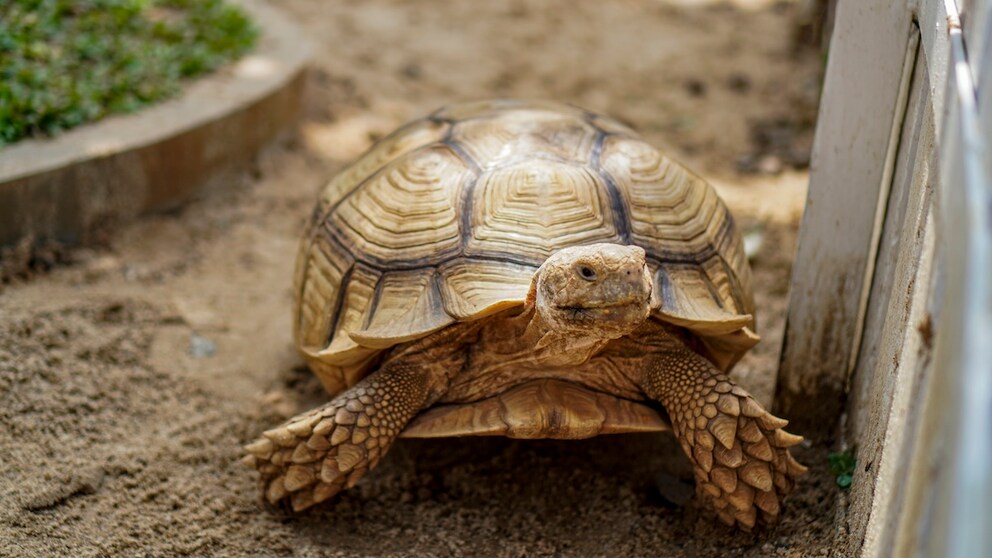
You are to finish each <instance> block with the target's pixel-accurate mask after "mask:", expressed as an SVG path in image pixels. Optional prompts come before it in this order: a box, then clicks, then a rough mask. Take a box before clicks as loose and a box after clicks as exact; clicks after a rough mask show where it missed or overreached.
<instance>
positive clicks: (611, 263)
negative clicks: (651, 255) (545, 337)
mask: <svg viewBox="0 0 992 558" xmlns="http://www.w3.org/2000/svg"><path fill="white" fill-rule="evenodd" d="M652 284H653V282H652V280H651V274H650V273H649V272H648V268H647V265H646V264H645V260H644V250H643V249H642V248H640V247H639V246H621V245H619V244H592V245H589V246H573V247H569V248H564V249H562V250H559V251H558V252H555V253H554V254H552V255H551V257H550V258H548V259H547V260H546V261H545V262H544V264H543V265H542V266H541V268H540V269H539V270H538V271H537V275H536V276H535V293H534V294H535V300H534V304H535V305H536V307H537V311H538V313H539V314H540V315H541V317H542V318H543V319H544V321H545V322H546V323H547V325H548V326H549V328H550V329H552V330H555V331H557V332H558V333H559V334H564V335H582V336H592V337H598V338H601V339H617V338H620V337H623V336H624V335H627V334H629V333H631V332H632V331H634V329H636V328H637V326H639V325H641V324H642V323H643V322H644V320H645V319H647V317H648V314H649V312H650V303H651V287H652Z"/></svg>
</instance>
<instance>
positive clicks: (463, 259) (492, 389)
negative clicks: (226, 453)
mask: <svg viewBox="0 0 992 558" xmlns="http://www.w3.org/2000/svg"><path fill="white" fill-rule="evenodd" d="M294 289H295V291H294V295H295V305H294V306H295V309H294V312H295V314H294V322H293V323H294V333H295V341H296V344H297V347H298V349H299V351H300V352H301V353H302V355H303V357H304V358H305V360H306V361H307V363H308V364H309V366H310V368H311V369H312V371H313V372H314V373H315V374H316V375H317V376H318V377H319V378H320V380H321V382H322V383H323V385H324V387H325V388H326V389H327V391H328V392H330V393H331V394H332V395H333V396H334V397H333V399H332V400H331V401H330V403H327V404H326V405H324V406H322V407H319V408H317V409H314V410H311V411H308V412H306V413H303V414H301V415H299V416H297V417H295V418H293V419H291V420H289V421H288V422H287V423H285V424H284V425H282V426H279V427H277V428H274V429H272V430H269V431H267V432H265V433H264V434H263V436H262V437H260V438H259V439H258V440H257V441H255V442H253V443H251V444H250V445H248V446H246V450H247V452H248V453H247V455H246V456H245V461H246V462H247V463H248V464H249V465H251V466H253V467H255V468H257V470H258V471H259V472H260V481H259V485H260V488H261V491H262V494H263V496H264V498H265V499H266V500H267V501H268V502H270V503H273V504H278V503H286V504H288V505H291V507H292V508H293V509H294V510H302V509H305V508H307V507H310V506H312V505H314V504H317V503H320V502H323V501H325V500H328V499H329V498H331V497H332V496H334V495H335V494H337V493H338V492H339V491H341V490H343V489H345V488H350V487H351V486H353V485H354V484H355V483H356V482H357V481H358V480H359V479H361V478H362V477H363V476H364V475H365V474H366V473H367V472H368V471H369V470H371V469H372V468H373V467H375V465H376V464H377V463H378V462H379V460H380V459H382V457H383V456H384V455H385V454H386V452H387V451H388V450H389V447H390V446H391V445H392V443H393V442H394V441H395V440H396V438H397V437H447V436H491V435H503V436H509V437H512V438H557V439H579V438H586V437H590V436H595V435H598V434H608V433H622V432H652V431H666V430H671V431H673V433H674V435H675V436H676V438H677V439H678V441H679V442H680V444H681V446H682V448H683V450H684V451H685V454H686V456H688V458H689V460H690V461H691V462H692V464H693V468H694V473H695V477H696V485H697V493H698V495H699V496H700V497H701V498H702V500H703V502H704V504H706V505H708V506H709V507H711V508H712V509H713V510H714V511H715V512H716V515H717V516H718V517H719V518H720V519H721V520H723V521H724V522H725V523H727V524H729V525H735V524H736V525H738V526H739V527H741V528H744V529H751V528H752V527H753V526H754V525H755V524H756V523H767V522H772V521H774V520H775V519H776V518H777V517H778V516H779V513H780V509H781V500H782V497H783V496H785V495H786V494H788V493H789V492H790V491H791V490H792V489H793V487H794V483H795V479H796V478H797V477H798V476H799V475H801V474H803V473H804V472H805V468H804V467H803V466H802V465H800V464H799V463H798V462H796V461H795V460H794V459H793V457H792V456H791V455H790V453H789V450H788V448H789V447H790V446H794V445H796V444H798V443H799V442H801V441H802V438H801V437H799V436H795V435H792V434H789V433H787V432H785V431H784V430H782V428H783V427H785V425H786V424H787V423H786V421H785V420H783V419H780V418H777V417H775V416H773V415H771V414H770V413H768V412H767V411H766V410H765V409H764V408H762V406H761V405H760V404H759V403H757V402H756V401H755V400H754V399H753V398H752V397H751V396H750V395H749V394H748V392H747V391H745V390H744V389H743V388H741V387H739V386H737V385H736V384H735V383H734V382H733V381H732V380H731V379H730V378H729V377H728V376H727V374H728V372H729V370H730V369H731V367H732V366H733V365H734V364H735V363H736V362H737V361H738V359H740V358H741V356H742V355H743V354H744V353H745V352H746V351H747V350H748V349H750V348H751V347H752V346H753V345H754V344H755V343H757V341H758V339H759V338H758V336H757V335H756V333H755V331H754V329H755V319H754V300H753V295H752V291H751V273H750V270H749V267H748V262H747V258H746V256H745V254H744V251H743V247H742V242H741V237H740V234H739V233H738V231H737V229H736V228H735V225H734V220H733V217H732V216H731V214H730V213H729V211H728V210H727V208H726V206H725V205H724V204H723V202H722V201H721V200H720V198H719V197H718V196H717V194H716V192H715V191H714V189H713V188H712V187H711V186H710V185H709V184H708V183H707V182H705V181H704V180H703V179H702V178H700V177H699V176H697V175H695V174H693V173H691V172H690V171H688V170H686V169H685V168H684V167H683V166H681V165H680V164H678V163H676V162H675V161H673V160H672V159H670V158H668V157H666V156H665V155H663V154H661V153H660V152H659V151H658V150H656V149H655V148H653V147H651V146H650V145H648V144H647V143H645V142H644V141H642V140H641V139H640V138H639V137H638V135H637V134H636V133H635V132H634V131H632V130H631V129H630V128H628V127H627V126H625V125H623V124H621V123H619V122H618V121H616V120H613V119H610V118H607V117H603V116H600V115H596V114H593V113H590V112H587V111H584V110H582V109H579V108H576V107H572V106H570V105H563V104H558V103H553V102H543V101H512V100H497V101H482V102H472V103H464V104H458V105H454V106H450V107H448V108H444V109H441V110H439V111H436V112H434V113H433V114H431V115H430V116H428V117H426V118H424V119H421V120H417V121H415V122H412V123H410V124H407V125H406V126H403V127H402V128H400V129H399V130H397V131H396V132H394V133H393V134H391V135H389V136H387V137H386V138H384V139H383V140H381V141H380V142H378V143H377V144H376V145H374V146H373V147H372V148H371V149H370V150H369V151H368V152H367V153H366V154H364V155H363V156H362V157H361V158H359V159H358V160H357V161H356V162H354V163H353V164H352V165H351V166H349V167H348V168H346V169H345V170H344V171H343V172H341V173H340V174H339V175H338V176H336V177H335V178H334V179H333V180H331V182H330V183H329V184H328V185H327V186H326V187H325V188H324V190H323V192H322V193H321V195H320V197H319V201H318V203H317V206H316V209H315V211H314V212H313V215H312V217H311V219H310V221H309V224H308V226H307V229H306V232H305V234H304V237H303V240H302V243H301V245H300V250H299V255H298V258H297V263H296V270H295V286H294Z"/></svg>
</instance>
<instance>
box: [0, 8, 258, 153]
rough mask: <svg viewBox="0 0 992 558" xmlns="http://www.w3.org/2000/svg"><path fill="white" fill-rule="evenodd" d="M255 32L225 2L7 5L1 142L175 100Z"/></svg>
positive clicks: (0, 35) (2, 29) (2, 15)
mask: <svg viewBox="0 0 992 558" xmlns="http://www.w3.org/2000/svg"><path fill="white" fill-rule="evenodd" d="M257 34H258V32H257V30H256V28H255V27H254V26H253V25H252V23H251V22H250V21H249V20H248V18H247V17H246V16H245V15H244V13H242V11H241V10H239V9H237V8H235V7H233V6H229V5H227V4H225V3H224V2H223V1H222V0H0V146H2V145H4V144H7V143H12V142H14V141H17V140H19V139H21V138H23V137H26V136H34V135H54V134H57V133H59V132H61V131H62V130H65V129H68V128H72V127H74V126H78V125H79V124H82V123H84V122H88V121H92V120H96V119H98V118H101V117H103V116H106V115H107V114H111V113H116V112H130V111H134V110H137V109H139V108H141V107H144V106H146V105H148V104H151V103H154V102H156V101H159V100H162V99H164V98H166V97H169V96H171V95H174V94H176V93H177V92H178V91H179V89H180V85H181V82H182V80H183V79H186V78H191V77H194V76H197V75H200V74H202V73H204V72H208V71H210V70H213V69H215V68H217V67H218V66H220V65H222V64H224V63H225V62H228V61H230V60H232V59H234V58H236V57H238V56H240V55H241V54H243V53H244V52H245V51H247V50H248V49H249V48H251V46H252V45H253V44H254V42H255V40H256V38H257Z"/></svg>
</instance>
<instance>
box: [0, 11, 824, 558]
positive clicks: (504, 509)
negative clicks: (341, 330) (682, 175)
mask: <svg viewBox="0 0 992 558" xmlns="http://www.w3.org/2000/svg"><path fill="white" fill-rule="evenodd" d="M280 4H281V5H283V6H284V7H285V8H286V10H287V11H288V12H290V13H291V14H292V15H294V16H295V18H296V19H297V20H298V21H299V22H300V23H301V24H302V26H303V27H304V28H305V29H306V30H307V31H308V33H309V34H310V35H311V37H313V39H314V41H315V43H316V44H317V57H316V68H315V71H314V72H313V74H312V77H311V89H310V95H309V99H308V102H307V107H306V111H305V112H306V118H305V121H304V122H303V125H302V128H301V133H300V134H299V136H298V137H297V138H295V139H294V140H292V141H287V142H284V143H282V144H280V145H277V146H275V147H273V148H272V149H270V150H269V151H268V152H266V153H265V154H263V155H262V156H261V157H260V158H259V160H258V162H257V165H256V168H255V169H254V170H253V172H251V173H249V174H247V175H245V176H241V177H238V178H237V179H232V180H229V181H225V182H224V183H223V184H218V185H216V186H214V187H211V188H209V189H207V190H206V191H204V192H202V194H200V195H199V196H198V197H197V199H195V200H193V201H192V202H191V203H190V204H188V205H187V206H185V207H184V208H183V209H182V210H180V211H177V212H174V213H171V214H165V215H156V216H151V217H149V218H147V219H144V220H142V221H141V222H139V223H136V224H134V225H132V226H129V227H127V228H125V229H124V230H122V231H120V234H118V235H117V236H116V237H115V238H114V239H113V240H112V241H111V242H110V243H109V244H108V245H106V246H102V247H97V248H92V249H85V250H75V251H71V252H68V253H66V254H64V255H63V259H65V260H67V261H68V262H69V263H70V265H67V266H59V267H57V268H56V269H54V270H52V271H50V272H48V273H22V274H19V276H18V277H17V278H15V279H14V280H13V281H12V282H10V283H9V284H7V285H5V286H0V289H3V290H2V291H0V317H2V318H0V433H2V434H0V556H185V555H193V556H248V555H250V556H684V557H697V556H698V557H709V556H832V555H839V554H835V553H834V552H833V551H832V550H831V549H832V548H838V546H837V545H839V544H841V543H842V542H843V541H842V538H843V537H842V533H841V532H839V531H838V529H837V528H835V527H834V525H835V524H837V523H838V522H837V521H836V520H837V517H836V516H837V515H838V511H837V501H838V499H839V496H838V492H837V489H836V488H835V486H834V484H833V481H832V479H831V477H830V475H829V473H827V471H826V453H827V449H826V448H823V447H818V446H816V445H814V444H808V445H807V446H806V447H801V448H799V449H798V451H797V452H796V453H797V456H798V458H799V459H800V461H802V462H804V463H806V464H808V465H810V466H811V473H810V474H809V475H807V476H806V477H805V478H804V479H803V480H802V481H801V482H800V484H799V486H798V488H797V491H796V493H795V495H794V496H793V497H792V498H791V499H790V501H789V504H788V508H787V510H786V513H785V518H784V520H783V522H782V523H781V524H780V525H778V526H776V527H774V528H770V529H764V530H761V531H759V532H757V533H755V534H741V533H736V532H733V531H731V530H728V529H726V528H724V527H722V526H720V525H718V524H716V523H715V522H714V519H713V517H712V516H710V515H708V514H707V513H706V512H705V511H702V510H699V509H698V508H696V507H695V504H694V503H693V502H692V501H691V500H690V498H689V497H690V496H691V493H692V489H691V475H690V474H689V472H688V464H687V462H686V461H685V459H684V458H682V457H681V455H680V454H679V450H678V448H677V446H676V444H674V443H673V441H672V439H671V438H670V437H668V436H667V435H640V436H614V437H601V438H597V439H592V440H587V441H582V442H557V441H531V442H521V441H512V440H505V439H468V440H434V441H418V440H403V441H400V442H399V443H397V444H396V446H394V448H393V449H392V450H391V452H390V454H389V456H388V458H386V459H384V461H383V463H382V464H381V465H380V467H379V468H378V469H377V470H376V471H374V472H373V473H372V474H370V475H369V476H368V477H367V478H366V479H365V480H364V481H363V482H362V483H360V484H359V485H358V486H357V487H356V488H355V489H353V490H352V491H350V492H348V493H346V494H344V495H343V496H341V497H340V498H339V499H337V500H336V501H335V502H334V503H331V504H330V505H327V506H324V507H320V508H319V509H315V510H312V511H310V512H308V513H304V514H301V515H290V514H285V513H283V512H274V511H271V510H266V509H262V508H260V507H259V505H258V503H257V500H256V488H255V479H254V476H253V474H252V473H251V472H250V471H249V470H247V469H246V468H244V467H243V466H242V465H241V464H240V463H239V462H238V459H239V457H240V455H241V450H240V445H241V444H243V443H245V442H246V441H249V440H251V439H252V438H253V437H254V436H255V435H256V434H257V433H259V432H260V431H262V430H264V429H266V428H267V427H270V426H272V425H273V424H275V423H277V422H279V421H281V420H282V419H284V418H285V417H288V416H290V415H293V414H295V413H297V412H300V411H302V410H305V409H307V408H309V407H311V406H315V405H317V404H319V403H320V402H322V401H324V400H325V399H326V397H327V396H326V394H325V393H323V392H322V390H321V388H320V386H319V384H318V383H317V381H316V380H315V379H314V378H313V377H312V376H311V375H310V374H309V372H307V371H306V369H305V368H304V367H303V366H302V365H301V361H300V360H299V358H298V357H297V356H296V355H295V353H294V352H293V349H292V346H291V341H290V327H289V306H290V294H289V285H290V271H291V267H292V259H293V256H294V250H295V246H296V239H297V235H298V234H299V232H300V229H301V226H302V222H303V219H304V218H305V217H306V215H307V214H308V212H309V210H310V206H311V203H312V201H313V199H314V195H315V193H316V191H317V190H318V188H319V187H320V186H321V185H322V184H323V183H324V182H325V181H326V180H327V179H328V178H329V177H330V176H332V175H333V174H334V173H335V172H336V171H338V170H340V169H341V167H342V166H343V164H345V163H346V162H347V161H348V160H349V159H351V158H352V157H354V156H356V155H357V154H359V153H360V152H361V151H363V150H364V149H365V148H367V147H368V146H369V144H370V143H371V142H372V141H374V140H375V139H376V138H378V137H380V136H381V135H382V134H384V133H386V132H388V131H389V130H391V129H392V128H394V127H395V126H396V125H398V124H400V123H402V122H403V121H405V120H407V119H410V118H413V117H415V116H417V115H420V114H422V113H425V112H427V111H430V110H433V109H434V108H436V107H437V106H439V105H442V104H445V103H448V102H452V101H457V100H466V99H473V98H484V97H492V96H513V97H545V98H553V99H559V100H565V101H571V102H574V103H577V104H580V105H583V106H585V107H587V108H590V109H593V110H597V111H602V112H606V113H609V114H612V115H614V116H616V117H619V118H621V119H623V120H625V121H627V122H629V123H630V124H632V125H633V126H634V127H636V128H637V129H639V130H640V131H642V132H643V133H644V135H645V136H646V137H647V138H648V139H649V140H650V141H651V142H653V143H655V144H657V145H660V146H663V147H666V148H668V149H669V150H670V151H671V152H672V153H673V154H674V155H675V156H676V157H678V158H680V159H682V160H683V161H685V162H687V163H688V164H689V165H690V166H692V167H694V168H695V169H697V170H699V171H700V172H701V173H702V174H704V175H706V176H708V177H710V178H711V179H712V180H713V181H714V182H715V183H716V184H717V185H718V187H719V189H720V191H721V193H722V194H723V195H724V196H725V198H726V199H727V200H728V202H729V203H730V205H731V206H732V208H733V209H734V211H735V212H736V215H737V217H738V221H739V223H741V225H742V226H743V227H744V228H745V229H747V230H749V231H754V234H752V235H751V236H752V238H758V237H760V238H762V239H763V243H762V245H761V247H760V249H759V250H758V252H757V254H756V256H755V258H754V260H753V266H754V269H755V276H756V285H757V300H758V305H759V308H760V309H761V314H760V316H759V319H760V325H761V333H762V334H763V335H764V337H765V340H764V341H763V342H762V343H761V345H759V347H758V348H757V349H756V350H754V351H753V352H752V354H750V355H749V356H748V357H747V358H746V359H745V360H744V361H743V362H742V363H741V364H740V365H739V366H738V368H737V370H736V374H737V376H738V378H739V379H740V381H741V382H742V383H743V384H744V385H746V386H747V387H749V388H750V389H752V390H753V391H754V392H755V393H756V394H757V395H758V396H759V398H760V399H762V400H763V401H764V402H766V403H767V402H769V400H770V398H771V392H772V389H773V385H774V378H773V375H772V370H773V368H774V366H775V362H776V358H777V354H778V350H779V346H780V343H781V330H782V325H783V316H784V310H785V304H786V297H787V288H788V277H789V271H790V264H791V260H792V254H793V251H794V248H795V234H796V227H797V225H798V218H799V215H800V213H801V211H802V202H803V195H804V188H805V181H806V174H805V172H804V171H803V170H801V167H803V166H804V164H805V161H806V157H808V149H809V142H810V137H811V134H810V131H809V127H810V124H811V120H812V115H814V114H815V108H814V106H815V105H814V103H815V92H816V89H817V64H818V56H817V54H816V53H815V52H798V53H797V52H796V47H795V45H794V44H793V41H792V28H793V22H794V21H795V17H796V5H795V4H794V3H791V2H774V3H773V2H766V1H758V0H752V1H743V0H738V1H737V2H734V3H726V2H719V3H717V2H707V1H702V0H695V1H691V0H680V1H676V0H668V1H651V2H649V1H635V0H620V1H615V2H573V1H570V0H557V1H548V2H542V3H540V4H537V3H525V2H506V1H494V2H485V3H483V2H456V1H450V2H442V1H430V2H427V1H425V2H403V1H401V0H362V1H361V2H358V1H349V2H342V1H339V2H320V1H316V0H287V1H285V2H281V3H280ZM796 168H799V169H800V170H796ZM6 263H7V264H10V261H8V262H6ZM42 263H43V262H42ZM7 269H8V271H9V270H10V269H12V267H11V266H10V265H8V266H7Z"/></svg>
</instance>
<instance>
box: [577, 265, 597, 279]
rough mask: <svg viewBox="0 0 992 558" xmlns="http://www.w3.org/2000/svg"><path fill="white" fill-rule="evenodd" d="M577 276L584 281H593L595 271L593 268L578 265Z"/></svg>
mask: <svg viewBox="0 0 992 558" xmlns="http://www.w3.org/2000/svg"><path fill="white" fill-rule="evenodd" d="M579 276H580V277H582V278H583V279H585V280H586V281H595V280H596V270H594V269H593V268H591V267H589V266H587V265H580V266H579Z"/></svg>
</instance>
